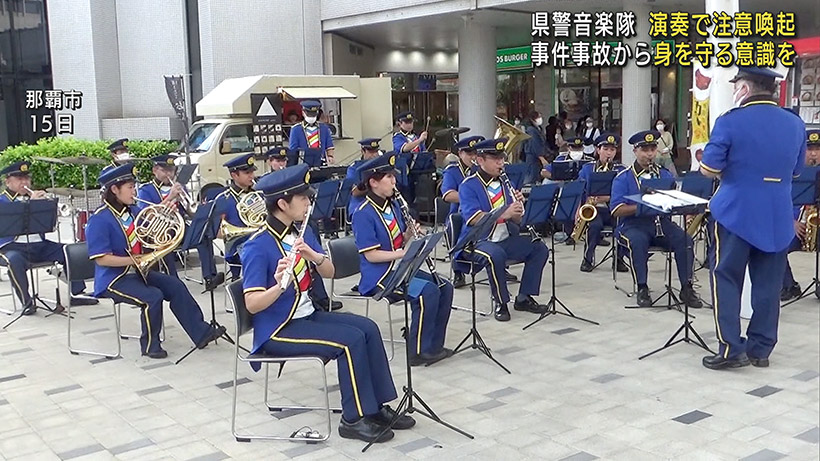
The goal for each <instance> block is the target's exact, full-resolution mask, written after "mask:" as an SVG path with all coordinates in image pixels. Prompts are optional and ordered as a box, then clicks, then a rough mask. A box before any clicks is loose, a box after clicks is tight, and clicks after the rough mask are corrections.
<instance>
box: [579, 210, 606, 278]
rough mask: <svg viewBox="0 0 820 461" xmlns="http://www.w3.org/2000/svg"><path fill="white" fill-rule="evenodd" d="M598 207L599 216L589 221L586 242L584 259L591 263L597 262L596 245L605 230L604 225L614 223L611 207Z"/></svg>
mask: <svg viewBox="0 0 820 461" xmlns="http://www.w3.org/2000/svg"><path fill="white" fill-rule="evenodd" d="M596 209H597V210H598V216H596V217H595V219H593V220H592V221H590V222H589V227H588V228H587V239H586V242H585V243H584V259H586V260H587V262H589V263H590V264H593V263H594V262H595V247H597V246H598V243H599V242H600V241H601V232H603V230H604V226H611V225H612V215H611V214H610V212H609V208H607V207H596Z"/></svg>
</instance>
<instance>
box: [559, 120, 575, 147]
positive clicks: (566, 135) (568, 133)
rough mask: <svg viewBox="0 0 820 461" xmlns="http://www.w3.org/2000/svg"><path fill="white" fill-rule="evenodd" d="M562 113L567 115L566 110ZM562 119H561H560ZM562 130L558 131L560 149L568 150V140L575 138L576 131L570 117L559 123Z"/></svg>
mask: <svg viewBox="0 0 820 461" xmlns="http://www.w3.org/2000/svg"><path fill="white" fill-rule="evenodd" d="M562 114H565V115H566V112H562ZM559 121H560V119H559ZM559 127H560V131H559V132H558V138H557V140H558V149H559V150H560V151H562V152H566V151H567V150H568V149H569V147H568V146H567V140H568V139H572V138H575V137H576V136H575V133H574V131H573V128H572V120H570V119H569V118H564V119H563V122H561V124H560V125H559Z"/></svg>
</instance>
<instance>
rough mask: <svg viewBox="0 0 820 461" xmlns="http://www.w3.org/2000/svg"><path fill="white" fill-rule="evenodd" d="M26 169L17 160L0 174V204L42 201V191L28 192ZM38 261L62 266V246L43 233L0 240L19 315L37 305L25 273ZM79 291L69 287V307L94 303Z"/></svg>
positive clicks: (79, 284) (78, 285) (0, 262)
mask: <svg viewBox="0 0 820 461" xmlns="http://www.w3.org/2000/svg"><path fill="white" fill-rule="evenodd" d="M30 169H31V163H30V162H28V161H19V162H14V163H12V164H11V165H9V166H7V167H6V168H4V169H3V170H2V171H0V176H5V189H4V190H3V192H2V193H0V203H11V202H18V201H22V200H43V199H45V198H46V193H45V192H44V191H41V190H32V189H31V175H30ZM42 262H56V263H59V264H61V265H63V266H65V254H64V253H63V245H62V244H61V243H57V242H52V241H50V240H46V238H45V235H43V234H40V235H30V236H28V238H26V237H25V236H22V237H17V238H14V237H3V238H0V265H3V266H6V267H8V270H9V278H11V282H12V286H13V287H14V292H15V294H16V295H17V298H18V299H19V300H20V303H21V304H22V306H23V315H32V314H34V313H35V312H36V311H37V305H36V304H35V302H34V300H33V299H32V297H31V294H30V293H29V289H28V275H27V274H26V271H27V270H28V267H29V265H30V264H36V263H42ZM83 291H85V284H84V283H82V282H74V283H72V284H71V299H70V302H71V305H72V306H83V305H91V304H97V303H98V301H97V300H96V299H93V298H88V297H84V296H80V295H81V294H82V293H83Z"/></svg>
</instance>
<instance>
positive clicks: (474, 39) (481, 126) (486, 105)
mask: <svg viewBox="0 0 820 461" xmlns="http://www.w3.org/2000/svg"><path fill="white" fill-rule="evenodd" d="M463 20H464V23H463V25H462V27H461V30H459V32H458V121H459V125H460V126H467V127H470V133H469V135H481V136H485V137H488V138H489V137H492V135H493V133H494V132H495V127H496V123H495V119H494V118H493V116H494V115H495V106H496V88H495V86H496V75H495V50H496V44H495V27H493V26H489V25H486V24H481V23H479V22H477V21H476V20H475V18H474V17H473V16H472V15H465V16H464V17H463Z"/></svg>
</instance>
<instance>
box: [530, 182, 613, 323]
mask: <svg viewBox="0 0 820 461" xmlns="http://www.w3.org/2000/svg"><path fill="white" fill-rule="evenodd" d="M583 190H584V183H583V182H581V181H573V182H570V183H568V184H565V185H564V187H561V188H559V187H558V184H545V185H542V186H538V187H533V188H532V191H530V196H529V199H528V200H527V205H526V208H525V210H524V219H526V220H527V222H529V223H540V222H547V221H548V220H549V219H550V218H552V219H554V220H555V221H558V222H563V221H567V220H568V219H570V218H571V217H573V216H574V214H575V209H576V208H578V205H579V204H580V203H581V197H582V195H583ZM528 215H529V216H528ZM550 245H551V246H552V250H551V251H550V258H549V265H550V272H551V275H552V281H551V282H550V283H551V285H552V287H551V288H552V293H550V299H549V301H548V302H547V310H546V311H544V312H543V313H542V314H541V315H539V316H538V318H537V319H535V320H533V321H532V322H530V323H529V324H528V325H527V326H525V327H524V328H522V329H523V330H526V329H527V328H529V327H531V326H533V325H535V324H536V323H538V322H540V321H541V320H544V319H545V318H547V317H548V316H550V315H558V314H560V315H565V316H567V317H571V318H573V319H576V320H581V321H584V322H588V323H591V324H593V325H600V324H599V323H598V322H595V321H592V320H589V319H585V318H583V317H579V316H577V315H575V314H573V313H572V311H571V310H569V308H568V307H567V305H566V304H564V303H563V302H562V301H561V300H560V299H559V298H558V296H557V295H556V294H555V290H556V287H555V285H556V283H555V282H556V280H555V279H556V275H555V233H554V232H553V233H551V234H550ZM558 305H560V306H561V308H563V309H564V310H565V311H566V312H561V311H559V310H558V309H557V307H558Z"/></svg>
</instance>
